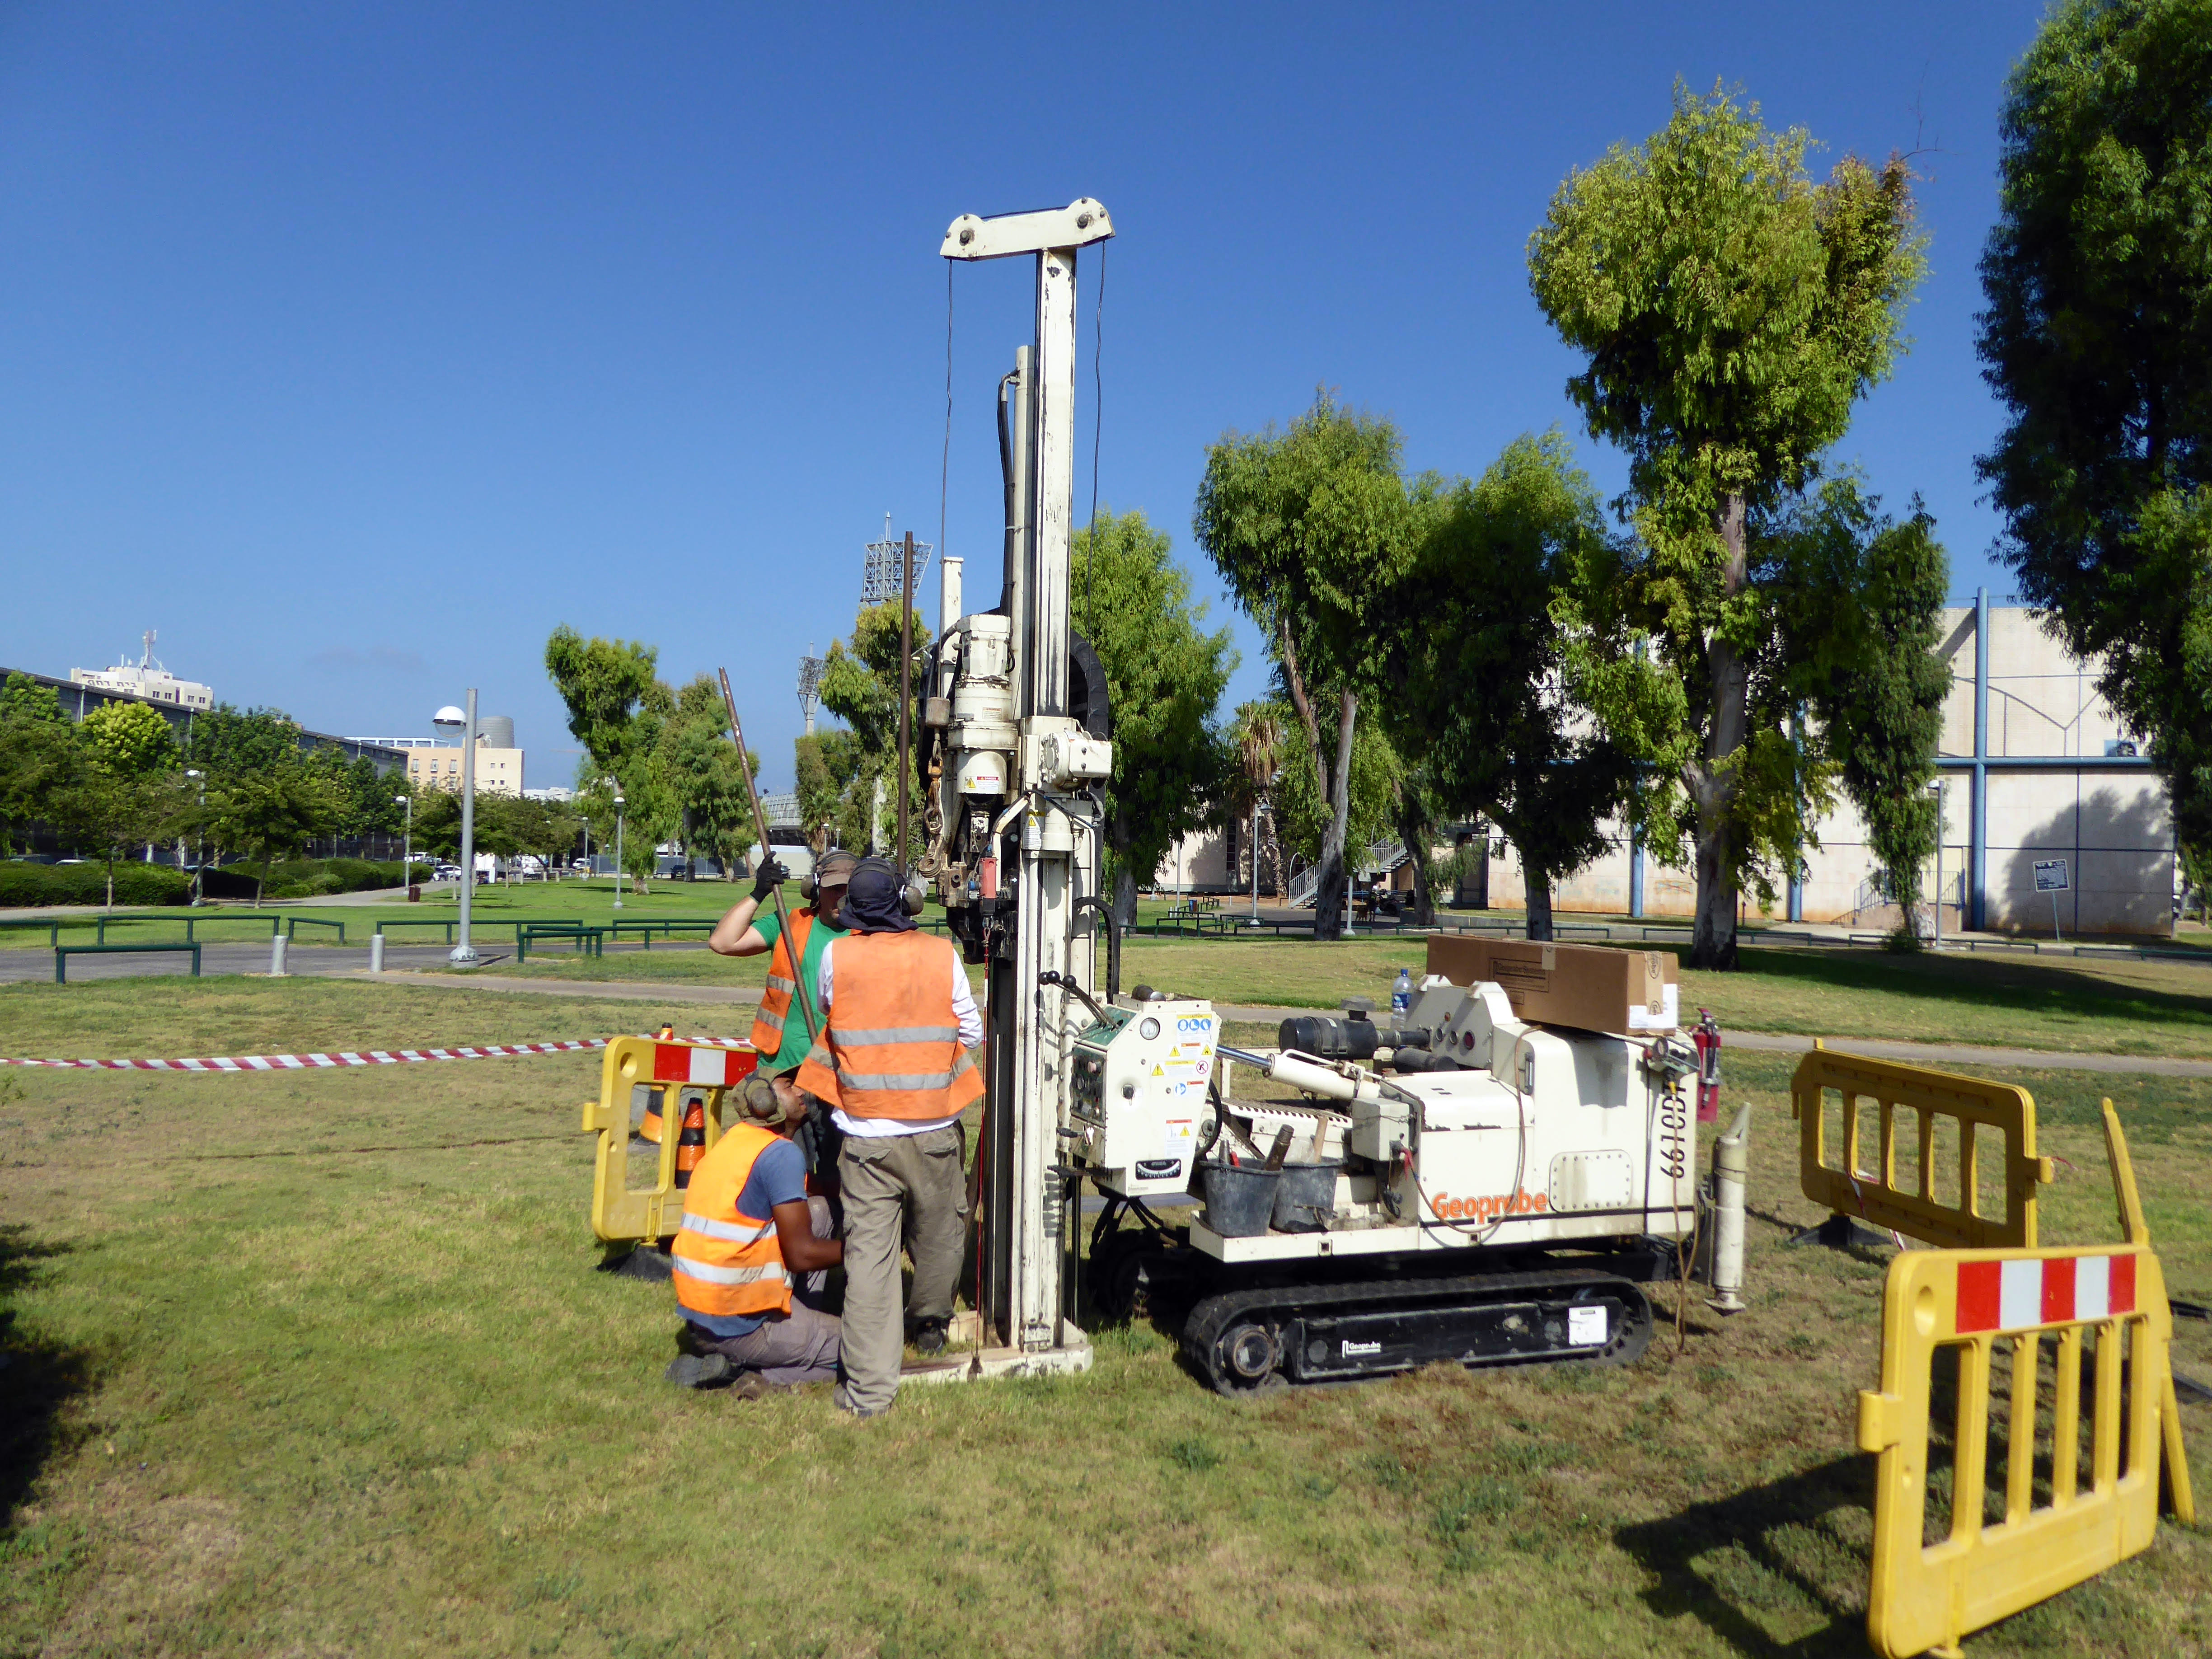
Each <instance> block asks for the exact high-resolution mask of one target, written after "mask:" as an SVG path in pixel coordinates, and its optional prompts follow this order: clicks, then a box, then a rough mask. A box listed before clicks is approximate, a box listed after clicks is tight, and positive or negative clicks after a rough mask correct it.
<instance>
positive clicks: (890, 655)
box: [821, 600, 931, 866]
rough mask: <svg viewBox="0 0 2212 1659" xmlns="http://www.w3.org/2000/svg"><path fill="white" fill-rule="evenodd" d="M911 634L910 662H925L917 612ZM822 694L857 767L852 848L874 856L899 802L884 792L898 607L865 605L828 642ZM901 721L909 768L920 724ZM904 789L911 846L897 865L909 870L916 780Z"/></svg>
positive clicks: (895, 711) (894, 721)
mask: <svg viewBox="0 0 2212 1659" xmlns="http://www.w3.org/2000/svg"><path fill="white" fill-rule="evenodd" d="M912 630H913V639H914V650H915V660H916V661H917V662H918V663H919V662H921V661H923V660H926V653H927V651H928V649H929V643H930V638H931V635H930V631H929V629H928V626H927V624H926V623H923V621H922V619H921V612H920V611H915V613H914V617H913V622H912ZM913 690H914V695H915V696H916V697H919V696H921V691H922V676H921V673H920V672H919V671H917V672H916V673H915V676H914V684H913ZM821 691H822V706H823V708H826V709H828V710H829V713H831V714H834V715H836V717H837V718H838V719H839V720H842V721H844V722H845V724H846V725H847V726H849V727H850V728H851V730H852V735H853V738H854V758H855V761H856V765H855V767H854V776H853V781H852V783H851V785H850V795H849V798H848V817H849V818H850V820H851V821H852V822H854V824H855V826H856V833H855V834H854V836H853V837H852V839H853V842H854V844H855V845H859V844H863V843H865V844H866V845H867V846H868V847H870V848H872V849H874V850H879V851H881V850H887V849H888V848H889V844H890V838H891V837H892V836H895V835H896V833H897V828H896V826H897V823H898V816H897V814H898V799H897V797H896V795H893V794H892V793H890V790H891V788H892V787H893V784H894V775H895V774H896V772H897V770H898V723H899V608H898V605H897V602H896V600H894V601H890V602H888V603H885V604H883V605H869V606H866V608H864V609H863V610H862V611H860V615H859V616H857V617H854V619H853V637H852V639H851V640H850V641H844V640H836V641H831V643H830V646H829V653H828V655H826V656H825V657H824V658H823V662H822V685H821ZM908 718H909V720H910V721H911V725H910V727H909V730H910V731H911V732H913V733H914V734H915V742H914V743H913V745H912V749H911V751H910V753H909V756H908V760H909V763H913V762H915V761H918V760H919V757H920V755H921V743H920V741H919V736H920V732H921V720H920V719H919V717H918V715H909V717H908ZM879 785H880V786H881V793H880V796H879V794H878V786H879ZM904 787H905V788H906V790H907V823H908V832H907V833H908V841H909V842H910V843H912V844H911V845H909V846H908V848H906V850H905V858H904V860H902V861H903V862H904V863H906V864H908V865H909V866H911V865H912V864H913V863H914V862H915V860H917V859H918V857H919V856H920V854H921V850H922V847H923V829H922V817H923V811H924V810H925V806H924V802H923V799H922V794H921V786H920V783H919V781H918V780H917V778H916V777H908V779H907V780H906V781H905V785H904Z"/></svg>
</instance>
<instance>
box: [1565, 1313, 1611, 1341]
mask: <svg viewBox="0 0 2212 1659" xmlns="http://www.w3.org/2000/svg"><path fill="white" fill-rule="evenodd" d="M1604 1340H1605V1310H1604V1309H1603V1308H1570V1309H1568V1310H1567V1342H1568V1344H1569V1346H1572V1347H1577V1348H1587V1347H1595V1346H1597V1345H1599V1344H1601V1343H1602V1342H1603V1341H1604Z"/></svg>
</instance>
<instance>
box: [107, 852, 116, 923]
mask: <svg viewBox="0 0 2212 1659" xmlns="http://www.w3.org/2000/svg"><path fill="white" fill-rule="evenodd" d="M107 908H109V909H111V910H112V909H113V908H115V854H113V853H112V852H111V853H109V854H108V855H107Z"/></svg>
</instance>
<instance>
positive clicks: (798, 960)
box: [715, 668, 822, 1043]
mask: <svg viewBox="0 0 2212 1659" xmlns="http://www.w3.org/2000/svg"><path fill="white" fill-rule="evenodd" d="M715 673H717V674H718V675H720V677H721V681H722V707H723V708H726V709H727V710H728V711H729V715H730V741H731V742H732V743H734V744H737V745H738V773H739V774H740V775H742V776H743V777H744V781H745V799H747V800H749V801H750V802H751V803H752V804H753V829H755V831H756V832H757V833H758V835H759V836H760V846H761V856H762V857H763V858H764V859H769V858H774V857H775V848H772V847H770V846H769V844H768V814H767V813H765V812H763V811H761V804H760V791H759V790H757V789H756V788H755V787H753V769H752V768H751V767H750V765H748V764H747V763H746V761H745V729H744V726H741V725H739V724H738V700H737V698H736V697H735V696H732V695H731V691H730V671H729V670H728V669H726V668H718V669H716V670H715ZM775 920H776V924H777V926H778V927H781V928H782V930H783V938H784V948H785V949H786V950H787V951H788V950H789V949H790V948H791V945H790V940H791V912H790V910H789V909H788V908H787V907H786V905H785V904H784V902H783V888H782V886H781V884H778V885H777V887H776V890H775ZM805 957H806V952H805V951H804V950H801V951H799V953H798V954H797V955H796V956H795V957H793V958H792V963H791V980H792V984H793V987H795V988H796V989H797V991H798V993H799V1018H801V1019H803V1020H805V1022H806V1040H807V1042H809V1043H815V1042H820V1041H821V1040H822V1030H821V1027H819V1026H818V1025H817V1024H815V1023H814V998H813V996H812V995H811V994H810V993H809V992H808V990H807V988H806V975H805V972H804V971H803V969H804V968H805Z"/></svg>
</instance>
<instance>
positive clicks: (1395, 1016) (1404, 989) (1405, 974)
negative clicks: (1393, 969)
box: [1390, 968, 1413, 1031]
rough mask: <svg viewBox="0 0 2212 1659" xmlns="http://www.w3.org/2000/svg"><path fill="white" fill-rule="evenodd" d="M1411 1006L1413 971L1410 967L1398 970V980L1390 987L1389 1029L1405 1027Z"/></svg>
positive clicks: (1396, 1029) (1411, 1009) (1399, 1029)
mask: <svg viewBox="0 0 2212 1659" xmlns="http://www.w3.org/2000/svg"><path fill="white" fill-rule="evenodd" d="M1411 1012H1413V969H1410V968H1401V969H1399V970H1398V982H1397V983H1396V984H1395V985H1394V986H1392V987H1390V1029H1391V1030H1394V1031H1402V1030H1405V1029H1406V1016H1407V1014H1409V1013H1411Z"/></svg>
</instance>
